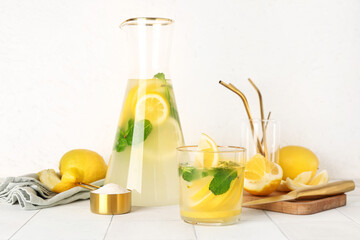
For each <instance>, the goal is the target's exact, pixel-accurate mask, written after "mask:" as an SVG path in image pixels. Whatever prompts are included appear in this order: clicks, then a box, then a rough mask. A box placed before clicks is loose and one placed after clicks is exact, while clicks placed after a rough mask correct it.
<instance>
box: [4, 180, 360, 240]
mask: <svg viewBox="0 0 360 240" xmlns="http://www.w3.org/2000/svg"><path fill="white" fill-rule="evenodd" d="M356 184H357V188H356V189H355V191H353V192H350V193H348V202H347V205H346V206H344V207H340V208H337V209H333V210H328V211H325V212H321V213H317V214H313V215H306V216H298V215H288V214H282V213H276V212H269V211H263V210H256V209H248V208H244V209H243V212H242V215H241V221H240V223H238V224H235V225H232V226H223V227H208V226H194V225H190V224H187V223H184V222H183V221H182V220H181V219H180V216H179V209H178V206H165V207H151V208H143V207H134V208H133V210H132V212H131V213H129V214H124V215H115V216H105V215H96V214H93V213H91V212H90V208H89V201H88V200H86V201H78V202H75V203H71V204H67V205H63V206H58V207H53V208H48V209H42V210H36V211H24V210H21V209H20V208H19V206H17V205H13V206H12V205H5V204H0V239H12V240H13V239H39V240H40V239H139V240H146V239H154V240H161V239H166V240H170V239H181V240H190V239H204V240H211V239H214V240H226V239H241V240H245V239H246V240H247V239H266V240H271V239H276V240H280V239H290V240H298V239H299V240H300V239H304V240H312V239H314V240H315V239H316V240H317V239H319V240H320V239H326V240H330V239H341V240H352V239H354V240H359V239H360V188H359V186H360V181H356Z"/></svg>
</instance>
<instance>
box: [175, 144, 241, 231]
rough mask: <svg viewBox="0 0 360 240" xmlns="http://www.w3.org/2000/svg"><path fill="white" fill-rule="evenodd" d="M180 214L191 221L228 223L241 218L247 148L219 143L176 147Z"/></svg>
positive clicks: (210, 223) (198, 222)
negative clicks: (211, 147)
mask: <svg viewBox="0 0 360 240" xmlns="http://www.w3.org/2000/svg"><path fill="white" fill-rule="evenodd" d="M177 158H178V162H179V179H180V215H181V218H182V219H183V220H184V221H185V222H188V223H191V224H202V225H229V224H233V223H236V222H238V221H239V220H240V213H241V203H242V195H243V186H244V169H245V161H246V150H245V148H242V147H233V146H226V147H223V146H218V151H200V150H198V147H197V146H183V147H178V148H177Z"/></svg>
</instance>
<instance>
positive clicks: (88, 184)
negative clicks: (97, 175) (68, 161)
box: [76, 182, 100, 190]
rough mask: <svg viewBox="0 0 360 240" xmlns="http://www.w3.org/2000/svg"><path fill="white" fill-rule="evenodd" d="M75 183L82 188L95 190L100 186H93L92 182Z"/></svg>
mask: <svg viewBox="0 0 360 240" xmlns="http://www.w3.org/2000/svg"><path fill="white" fill-rule="evenodd" d="M76 185H78V186H80V187H83V188H87V189H89V190H95V189H98V188H100V187H99V186H95V185H93V184H90V183H80V182H79V183H77V184H76Z"/></svg>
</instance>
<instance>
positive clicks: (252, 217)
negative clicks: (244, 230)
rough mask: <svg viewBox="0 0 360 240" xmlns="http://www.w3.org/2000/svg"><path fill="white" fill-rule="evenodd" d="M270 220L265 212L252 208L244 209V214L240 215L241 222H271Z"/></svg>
mask: <svg viewBox="0 0 360 240" xmlns="http://www.w3.org/2000/svg"><path fill="white" fill-rule="evenodd" d="M269 220H270V219H269V218H268V217H267V215H266V214H265V211H263V210H258V209H252V208H242V213H241V215H240V221H269Z"/></svg>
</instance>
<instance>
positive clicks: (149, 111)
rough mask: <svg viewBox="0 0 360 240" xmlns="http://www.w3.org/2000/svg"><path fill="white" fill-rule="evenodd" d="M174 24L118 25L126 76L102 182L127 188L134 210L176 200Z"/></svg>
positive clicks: (140, 21) (178, 139) (179, 139)
mask: <svg viewBox="0 0 360 240" xmlns="http://www.w3.org/2000/svg"><path fill="white" fill-rule="evenodd" d="M172 25H173V21H172V20H171V19H166V18H132V19H128V20H126V21H125V22H123V23H122V24H121V26H120V28H121V29H123V30H125V31H126V32H127V36H128V42H129V48H128V49H129V53H130V54H129V61H130V68H129V69H130V77H129V79H128V83H127V89H126V93H125V99H124V102H123V107H122V111H121V114H120V119H119V122H118V126H117V132H116V137H115V141H114V146H113V151H112V154H111V158H110V162H109V168H108V172H107V175H106V180H105V182H106V183H109V182H111V183H116V184H119V185H121V186H123V187H126V188H128V189H131V190H132V203H133V205H135V206H156V205H167V204H175V203H177V201H178V174H177V161H176V148H177V147H179V146H181V145H183V144H184V140H183V135H182V131H181V126H180V121H179V114H178V111H177V107H176V103H175V97H174V92H173V87H172V83H171V80H170V79H169V77H170V74H169V70H168V63H169V53H170V43H171V41H170V40H171V39H170V38H171V32H172Z"/></svg>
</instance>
